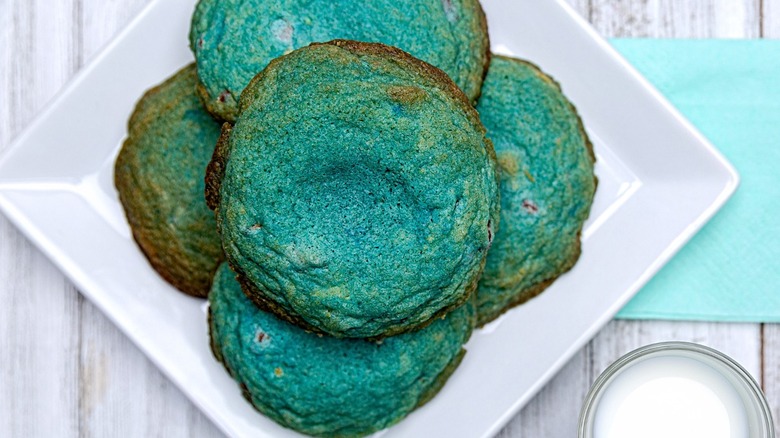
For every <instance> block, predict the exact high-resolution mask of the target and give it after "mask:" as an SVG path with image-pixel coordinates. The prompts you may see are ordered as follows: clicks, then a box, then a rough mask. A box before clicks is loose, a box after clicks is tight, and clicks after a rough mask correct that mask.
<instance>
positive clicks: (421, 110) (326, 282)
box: [207, 41, 499, 338]
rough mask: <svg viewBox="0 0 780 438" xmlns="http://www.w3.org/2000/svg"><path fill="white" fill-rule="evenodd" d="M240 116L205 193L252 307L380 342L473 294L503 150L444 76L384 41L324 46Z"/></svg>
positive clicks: (249, 94) (290, 59)
mask: <svg viewBox="0 0 780 438" xmlns="http://www.w3.org/2000/svg"><path fill="white" fill-rule="evenodd" d="M240 108H241V112H240V114H239V117H238V119H237V122H236V124H235V126H233V127H232V128H230V127H229V126H228V127H226V128H225V129H224V132H223V136H222V138H221V139H220V145H219V146H218V147H217V151H216V152H215V156H214V159H213V160H212V163H211V164H210V170H209V172H207V173H208V175H207V197H208V198H209V200H210V203H211V206H212V207H214V208H216V210H217V223H218V227H219V230H220V234H221V237H222V242H223V247H224V248H225V253H226V256H227V259H228V261H229V262H230V264H231V266H232V267H233V268H234V269H235V270H236V271H237V272H238V273H239V274H240V280H241V283H242V285H243V286H244V289H245V291H246V292H247V294H248V295H249V296H250V298H252V300H253V301H254V302H255V303H256V304H258V305H259V306H261V307H263V308H265V309H267V310H270V311H273V312H274V313H275V314H277V315H278V316H280V317H281V318H284V319H287V320H288V321H291V322H293V323H295V324H297V325H299V326H301V327H304V328H306V329H309V330H312V331H317V332H321V333H327V334H330V335H332V336H336V337H352V338H379V337H384V336H392V335H394V334H398V333H402V332H405V331H409V330H413V329H416V328H420V327H422V326H424V325H425V324H427V323H429V322H430V321H432V319H433V318H435V317H436V316H440V315H443V314H445V313H447V312H448V311H450V310H452V309H454V308H455V307H458V306H459V305H461V304H462V303H463V302H465V300H466V299H467V298H468V297H469V295H471V293H472V292H473V291H474V290H475V288H476V283H477V280H478V278H479V275H480V273H481V271H482V267H483V266H484V260H485V254H486V253H487V250H488V248H489V246H490V243H491V241H492V238H493V233H494V232H495V230H496V228H497V225H498V207H499V202H498V186H497V182H496V162H495V154H494V152H493V147H492V145H491V143H490V141H489V140H487V139H486V138H485V130H484V128H483V126H482V124H481V123H480V121H479V117H478V116H477V113H476V111H475V110H474V108H473V107H472V106H471V105H470V104H469V102H468V99H467V98H466V97H465V96H464V95H463V93H462V92H461V91H460V90H459V89H458V88H457V87H456V86H455V84H454V83H452V81H451V80H450V79H449V78H448V77H447V76H446V75H445V74H444V73H443V72H441V70H438V69H436V68H434V67H432V66H430V65H428V64H426V63H423V62H422V61H419V60H417V59H415V58H412V57H411V56H409V55H408V54H406V53H404V52H402V51H400V50H398V49H395V48H392V47H389V46H385V45H381V44H369V43H359V42H354V41H334V42H331V43H327V44H313V45H311V46H309V47H306V48H303V49H299V50H297V51H294V52H292V53H290V54H289V55H286V56H283V57H281V58H279V59H277V60H275V61H273V62H272V63H271V64H270V65H269V66H268V68H266V69H265V70H264V71H263V72H262V73H261V74H259V75H258V76H257V77H256V78H255V79H254V80H253V82H252V83H251V84H250V85H249V87H248V88H247V91H245V92H244V95H243V96H242V100H241V105H240Z"/></svg>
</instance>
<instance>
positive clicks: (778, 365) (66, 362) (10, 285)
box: [0, 0, 780, 438]
mask: <svg viewBox="0 0 780 438" xmlns="http://www.w3.org/2000/svg"><path fill="white" fill-rule="evenodd" d="M517 1H528V0H517ZM568 1H569V2H570V4H571V5H572V6H573V7H574V8H575V9H576V10H577V11H578V12H579V13H580V14H582V15H583V16H584V17H585V18H586V19H588V20H590V21H591V22H592V23H593V24H594V26H595V27H596V28H597V29H598V30H599V31H600V32H601V33H602V34H604V35H605V36H608V37H612V36H631V37H640V36H643V37H671V38H687V37H757V36H759V35H761V34H763V35H764V36H767V37H780V0H684V1H679V0H568ZM147 3H148V0H57V1H51V0H0V95H1V96H3V97H4V98H3V99H0V153H1V152H2V151H3V150H4V149H5V148H7V147H8V145H9V144H10V142H11V140H12V139H13V138H14V137H15V136H16V135H18V134H19V133H20V131H21V130H22V129H23V128H24V127H25V126H27V125H28V124H29V123H30V121H31V120H32V119H33V118H34V117H35V115H36V114H38V113H39V112H40V111H41V109H42V108H43V107H44V106H45V104H46V102H48V101H49V100H50V99H51V98H52V97H53V96H54V95H55V94H56V93H57V91H59V90H60V88H61V87H62V86H63V85H64V84H65V82H66V81H67V80H68V79H69V78H70V77H72V75H73V74H74V73H75V72H76V71H77V70H78V69H79V68H81V67H82V66H83V65H84V64H85V62H88V61H89V59H90V58H92V57H93V56H94V55H95V54H96V53H97V52H98V51H99V49H100V48H102V47H103V46H104V45H105V44H106V43H107V42H108V41H110V39H111V37H112V36H113V35H115V34H116V33H117V32H119V31H120V30H121V29H122V28H123V27H124V26H125V25H126V24H127V23H128V22H129V20H130V19H132V18H133V17H135V15H136V14H138V13H139V12H140V10H141V9H142V8H143V6H144V5H145V4H147ZM762 13H763V20H762V19H761V14H762ZM0 299H2V300H3V303H4V306H2V307H0V349H1V350H0V351H2V352H3V354H4V358H3V361H2V362H1V363H2V365H0V436H3V437H5V436H9V437H25V438H26V437H38V436H41V437H49V436H57V437H77V436H86V437H91V436H94V437H103V436H139V437H140V436H143V437H146V436H152V437H156V436H159V437H189V436H196V437H213V436H221V434H220V432H219V431H218V430H216V428H215V427H214V426H213V425H212V424H211V423H210V422H209V420H208V419H206V418H205V417H204V416H203V414H201V413H200V412H199V411H198V410H197V408H195V407H194V406H193V405H192V404H191V403H190V402H189V401H188V400H187V399H186V398H185V397H184V396H183V395H182V394H181V392H180V391H179V390H178V389H177V388H175V387H174V386H173V384H172V383H171V382H170V381H168V379H166V378H165V377H164V376H163V375H162V374H161V373H160V372H159V371H158V370H157V369H156V367H155V366H154V365H153V364H152V363H151V362H150V361H149V360H148V359H146V358H145V357H144V356H143V354H141V353H140V352H139V351H138V349H137V348H135V347H134V346H133V345H132V343H131V342H130V341H129V340H128V339H127V338H126V337H125V336H124V335H123V334H121V333H120V332H119V331H118V329H117V328H116V327H115V326H114V325H113V324H112V323H111V322H110V321H109V320H108V319H107V318H106V317H104V316H103V315H102V314H101V313H100V311H99V310H97V309H96V308H95V307H94V306H92V305H91V304H90V303H89V302H88V301H86V300H84V299H83V298H81V296H80V295H79V294H78V292H77V291H75V289H74V288H73V287H72V286H71V285H70V284H69V283H68V281H67V280H66V279H65V278H64V277H63V276H62V274H60V273H59V272H58V271H57V269H56V268H54V267H53V266H52V265H51V264H50V263H49V262H48V261H47V260H46V259H45V257H44V256H42V255H41V254H40V253H39V252H38V251H37V250H35V249H34V248H33V247H32V246H31V245H30V244H29V243H28V242H27V240H26V239H25V238H24V237H23V236H21V235H20V234H19V233H18V232H17V231H16V230H15V229H14V228H13V226H12V225H11V224H10V223H9V222H8V221H7V220H6V219H5V218H3V217H2V216H0ZM669 339H676V340H688V341H693V342H699V343H703V344H706V345H710V346H713V347H715V348H717V349H720V350H722V351H724V352H726V353H727V354H730V355H732V356H733V357H734V358H735V359H737V360H738V361H740V362H741V363H742V364H743V365H745V367H746V368H747V369H748V370H749V371H750V372H751V373H753V374H754V375H755V376H756V377H757V378H761V379H762V383H763V386H764V388H765V390H766V392H767V397H768V399H769V400H770V404H772V405H773V407H774V410H775V411H774V412H775V415H776V418H777V417H780V411H778V407H779V406H780V326H778V325H766V326H764V327H763V329H762V328H761V326H760V325H757V324H715V323H684V322H659V321H641V322H636V321H616V322H612V323H610V324H609V325H608V326H607V327H606V328H605V329H604V330H602V332H601V333H600V334H599V335H598V336H597V337H596V338H595V339H594V340H593V341H592V342H591V343H590V344H588V346H586V347H585V348H584V349H583V350H582V351H580V352H579V353H578V354H577V355H576V356H575V357H574V358H573V359H572V360H571V361H570V362H569V364H568V365H567V366H566V367H565V368H564V369H563V370H562V371H561V373H560V374H559V375H558V376H556V378H555V379H554V380H553V381H552V382H550V384H548V385H547V386H546V387H545V388H544V389H543V390H542V391H541V392H540V394H539V395H537V397H535V398H534V399H533V400H532V401H531V403H530V404H529V405H528V406H527V407H526V408H525V409H524V410H523V411H521V413H520V414H519V415H518V416H517V417H516V418H515V419H514V420H513V421H512V422H511V423H510V424H509V425H508V426H507V427H506V428H505V429H504V430H503V431H502V432H501V433H500V436H501V437H503V438H512V437H524V438H525V437H531V438H536V437H540V438H546V437H553V438H555V437H571V436H576V422H577V416H578V413H579V410H580V407H581V403H582V399H583V398H584V397H585V394H586V392H587V390H588V389H589V387H590V385H591V384H592V382H593V380H594V379H595V377H596V376H597V375H598V374H599V373H600V372H601V371H602V370H603V369H604V368H605V367H606V366H607V365H608V364H610V363H611V362H612V361H614V360H615V359H617V358H618V357H619V356H621V355H622V354H624V353H626V352H628V351H630V350H631V349H634V348H636V347H638V346H641V345H645V344H648V343H652V342H657V341H661V340H669Z"/></svg>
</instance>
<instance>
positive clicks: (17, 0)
mask: <svg viewBox="0 0 780 438" xmlns="http://www.w3.org/2000/svg"><path fill="white" fill-rule="evenodd" d="M74 5H75V2H74V1H73V0H61V1H57V2H51V1H48V0H35V1H31V0H7V1H5V2H3V5H2V7H0V23H2V27H3V29H2V38H1V39H0V62H2V64H1V67H0V96H3V98H2V99H0V153H1V152H2V151H4V150H5V149H6V148H7V147H8V146H9V143H10V141H11V140H12V139H13V137H15V136H16V135H18V134H19V132H20V131H21V129H22V128H23V127H24V126H25V125H27V124H28V123H29V121H30V120H32V119H33V118H34V117H35V116H36V114H38V112H39V111H40V109H41V108H42V107H43V106H44V105H45V104H46V102H48V101H49V100H50V99H51V98H52V97H53V96H54V94H55V93H56V92H57V91H58V90H59V89H60V87H61V86H62V85H63V83H64V82H65V81H66V80H67V78H68V77H70V75H71V74H73V72H74V71H75V70H76V65H77V61H76V58H77V50H76V48H75V47H74V46H73V44H72V43H73V28H74V22H73V8H74ZM0 285H2V287H0V300H2V302H3V306H1V307H0V351H2V352H3V361H2V365H0V435H3V436H18V437H27V436H77V435H78V380H77V379H76V378H75V376H77V373H78V361H77V360H74V359H76V358H78V351H79V339H78V327H79V312H78V307H79V295H78V293H77V292H76V291H75V290H74V289H73V287H72V286H71V285H70V284H69V283H68V282H67V281H65V279H64V278H63V276H62V274H60V273H59V271H58V270H57V269H56V268H55V267H54V266H52V264H51V263H49V262H48V260H47V259H46V258H45V257H44V256H43V255H42V254H40V253H39V252H38V251H37V250H35V249H34V248H33V247H32V245H31V244H30V243H29V242H28V241H27V240H26V239H25V238H24V237H23V236H22V235H21V234H20V233H19V232H17V231H16V229H15V228H14V227H13V226H12V225H11V224H10V223H9V222H8V221H7V220H6V219H5V218H4V217H0Z"/></svg>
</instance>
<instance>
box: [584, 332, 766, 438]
mask: <svg viewBox="0 0 780 438" xmlns="http://www.w3.org/2000/svg"><path fill="white" fill-rule="evenodd" d="M659 356H677V357H687V358H691V359H695V360H698V361H701V362H702V363H704V364H706V365H709V366H710V367H712V368H713V369H715V370H716V371H717V372H718V373H720V374H721V375H722V376H723V377H724V378H726V379H727V380H728V381H729V382H730V383H731V384H732V385H733V386H734V389H735V390H736V391H737V393H739V395H740V397H741V399H742V402H743V404H744V407H745V412H746V414H747V417H748V424H749V428H750V438H775V426H774V422H773V421H772V412H771V410H770V409H769V405H768V404H767V402H766V398H765V397H764V393H763V392H761V388H760V387H759V386H758V384H757V383H756V381H755V380H754V379H753V377H752V376H751V375H750V373H748V372H747V371H746V370H745V369H744V368H742V366H741V365H740V364H738V363H737V362H736V361H735V360H734V359H732V358H730V357H728V356H726V355H725V354H723V353H721V352H719V351H717V350H714V349H712V348H709V347H705V346H703V345H699V344H694V343H690V342H678V341H673V342H660V343H657V344H651V345H647V346H644V347H641V348H638V349H636V350H634V351H632V352H630V353H628V354H626V355H625V356H623V357H621V358H620V359H618V360H617V361H615V362H614V363H613V364H612V365H610V366H609V367H607V369H606V370H604V372H603V373H601V375H600V376H599V377H598V378H597V379H596V381H595V382H594V383H593V387H592V388H591V389H590V392H588V395H587V397H585V403H584V405H583V407H582V412H581V413H580V421H579V431H578V437H579V438H602V437H597V436H596V435H595V434H594V431H593V429H594V422H595V418H596V412H597V410H598V405H599V402H600V401H601V398H602V396H603V395H604V394H605V392H606V390H607V388H609V385H610V383H612V382H613V381H614V379H615V378H616V377H617V376H618V375H619V374H620V373H621V372H622V371H624V370H626V369H628V368H629V367H630V366H631V365H633V364H635V363H637V362H638V361H642V360H645V359H648V358H650V357H659Z"/></svg>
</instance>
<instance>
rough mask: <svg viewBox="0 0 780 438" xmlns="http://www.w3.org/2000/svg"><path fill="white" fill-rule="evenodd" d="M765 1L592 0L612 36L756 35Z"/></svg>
mask: <svg viewBox="0 0 780 438" xmlns="http://www.w3.org/2000/svg"><path fill="white" fill-rule="evenodd" d="M760 1H761V0H740V1H734V0H686V1H678V0H624V1H614V0H592V8H593V10H592V16H591V17H592V23H593V25H594V26H595V27H596V30H598V31H599V32H600V33H601V34H603V35H605V36H608V37H651V38H756V37H758V36H759V33H760V21H759V12H760V9H761V7H760Z"/></svg>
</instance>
